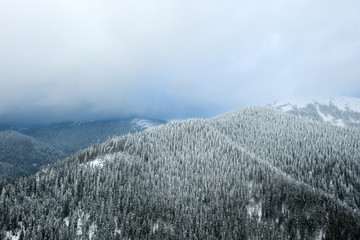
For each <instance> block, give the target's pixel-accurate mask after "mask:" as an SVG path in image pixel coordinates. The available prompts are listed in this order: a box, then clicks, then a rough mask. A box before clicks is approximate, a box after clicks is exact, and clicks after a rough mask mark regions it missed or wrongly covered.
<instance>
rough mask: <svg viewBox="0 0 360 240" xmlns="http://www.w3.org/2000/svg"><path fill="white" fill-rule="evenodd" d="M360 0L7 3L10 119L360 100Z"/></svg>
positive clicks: (4, 101) (1, 86)
mask: <svg viewBox="0 0 360 240" xmlns="http://www.w3.org/2000/svg"><path fill="white" fill-rule="evenodd" d="M359 9H360V1H359V0H353V1H352V0H343V1H338V0H336V1H335V0H317V1H313V0H312V1H310V0H308V1H307V0H294V1H286V0H273V1H269V0H251V1H250V0H249V1H240V0H236V1H235V0H234V1H232V0H229V1H213V0H206V1H205V0H204V1H203V0H196V1H194V0H191V1H190V0H178V1H171V0H116V1H115V0H77V1H74V0H0V123H1V122H2V123H4V122H29V123H30V122H31V123H34V122H57V121H64V120H90V119H101V118H112V117H120V116H129V115H143V116H150V117H158V118H165V119H179V118H187V117H210V116H214V115H217V114H220V113H223V112H226V111H229V110H234V109H237V108H241V107H245V106H248V105H265V104H267V103H269V102H273V101H275V100H278V99H286V98H294V97H304V96H305V97H306V96H314V95H323V96H336V95H343V96H354V97H360V15H359Z"/></svg>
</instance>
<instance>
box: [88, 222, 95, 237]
mask: <svg viewBox="0 0 360 240" xmlns="http://www.w3.org/2000/svg"><path fill="white" fill-rule="evenodd" d="M95 231H96V224H95V223H92V224H91V225H90V227H89V240H91V239H92V237H93V236H94V233H95Z"/></svg>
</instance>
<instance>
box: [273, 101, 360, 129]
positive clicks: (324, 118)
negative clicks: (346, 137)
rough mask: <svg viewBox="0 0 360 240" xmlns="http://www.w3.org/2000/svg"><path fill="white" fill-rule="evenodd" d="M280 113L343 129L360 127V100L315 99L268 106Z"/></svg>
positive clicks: (276, 103) (279, 102) (283, 102)
mask: <svg viewBox="0 0 360 240" xmlns="http://www.w3.org/2000/svg"><path fill="white" fill-rule="evenodd" d="M268 107H271V108H274V109H276V110H278V111H281V112H285V113H290V114H293V115H296V116H299V117H303V118H308V119H311V120H315V121H320V122H327V123H330V124H332V125H337V126H342V127H354V126H355V127H360V98H355V97H315V98H303V99H290V100H287V101H278V102H275V103H273V104H270V105H268Z"/></svg>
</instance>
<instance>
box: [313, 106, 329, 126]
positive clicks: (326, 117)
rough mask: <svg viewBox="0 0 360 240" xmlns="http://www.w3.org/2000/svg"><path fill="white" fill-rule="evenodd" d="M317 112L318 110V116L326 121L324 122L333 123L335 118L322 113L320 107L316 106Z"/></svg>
mask: <svg viewBox="0 0 360 240" xmlns="http://www.w3.org/2000/svg"><path fill="white" fill-rule="evenodd" d="M316 110H317V112H318V114H319V115H320V117H321V118H322V119H323V120H324V122H332V121H333V117H332V116H329V115H327V114H324V113H322V112H321V111H320V109H319V106H316Z"/></svg>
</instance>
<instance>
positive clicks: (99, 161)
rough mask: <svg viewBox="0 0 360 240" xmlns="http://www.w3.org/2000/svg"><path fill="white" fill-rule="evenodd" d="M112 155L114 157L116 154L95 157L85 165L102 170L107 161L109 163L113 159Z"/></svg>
mask: <svg viewBox="0 0 360 240" xmlns="http://www.w3.org/2000/svg"><path fill="white" fill-rule="evenodd" d="M114 155H116V153H109V154H106V155H104V156H100V157H97V158H95V159H94V160H92V161H90V162H87V163H85V165H87V166H90V167H93V168H102V167H103V166H104V164H105V163H106V162H107V161H111V160H113V159H114V158H115V157H114Z"/></svg>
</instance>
